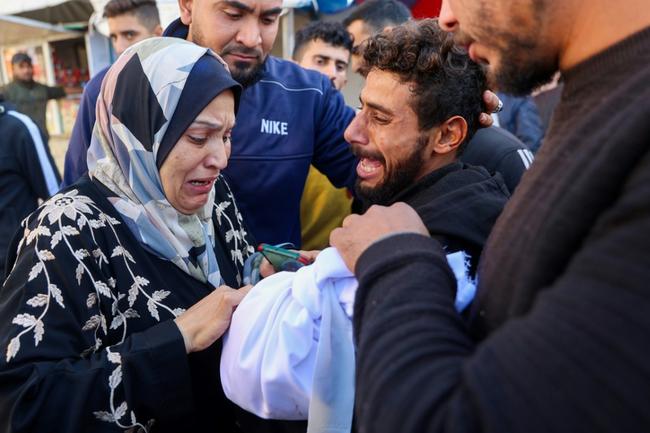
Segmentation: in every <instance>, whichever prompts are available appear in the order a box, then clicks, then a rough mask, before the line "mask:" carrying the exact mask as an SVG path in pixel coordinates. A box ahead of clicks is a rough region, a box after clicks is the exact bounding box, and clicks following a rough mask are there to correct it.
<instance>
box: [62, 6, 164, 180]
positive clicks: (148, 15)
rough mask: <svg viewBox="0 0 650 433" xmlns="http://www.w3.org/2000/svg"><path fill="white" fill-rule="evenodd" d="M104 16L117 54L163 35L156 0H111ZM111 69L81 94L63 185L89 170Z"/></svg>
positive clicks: (66, 155) (92, 82) (104, 71)
mask: <svg viewBox="0 0 650 433" xmlns="http://www.w3.org/2000/svg"><path fill="white" fill-rule="evenodd" d="M104 18H106V19H107V21H108V29H109V35H110V38H111V42H112V44H113V49H114V50H115V54H117V55H118V56H119V55H120V54H122V53H123V52H124V50H126V49H127V48H128V47H130V46H131V45H133V44H135V43H136V42H140V41H142V40H144V39H147V38H151V37H154V36H160V35H161V34H162V27H161V26H160V15H159V13H158V7H157V6H156V2H155V0H110V1H109V2H108V3H106V5H105V6H104ZM108 68H109V66H107V67H106V68H104V69H102V70H101V71H99V72H98V73H97V74H96V75H95V76H94V77H93V78H92V79H91V80H90V81H89V82H88V84H87V85H86V88H85V89H84V92H83V95H82V96H81V104H80V105H79V111H78V113H77V118H76V120H75V123H74V127H73V128H72V136H71V137H70V143H69V144H68V151H67V152H66V154H65V166H64V169H63V183H62V187H65V186H68V185H70V184H72V183H74V182H75V181H76V180H77V179H79V177H81V176H82V175H83V174H84V173H86V171H88V167H87V165H86V150H87V149H88V147H89V146H90V139H91V137H92V132H93V126H94V124H95V105H96V103H97V97H98V96H99V91H100V90H101V85H102V80H103V79H104V76H105V75H106V72H107V71H108Z"/></svg>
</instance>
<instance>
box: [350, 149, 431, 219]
mask: <svg viewBox="0 0 650 433" xmlns="http://www.w3.org/2000/svg"><path fill="white" fill-rule="evenodd" d="M427 141H428V140H427V137H426V136H420V137H419V138H418V140H417V141H416V143H415V148H414V149H413V152H412V153H411V154H410V155H409V156H408V157H407V158H406V159H403V160H401V161H399V162H397V163H396V164H395V165H394V167H393V168H392V170H391V171H390V172H387V173H386V174H385V176H384V180H383V182H382V183H380V184H378V185H377V186H374V187H367V186H362V185H361V179H357V181H356V183H355V185H354V189H355V192H356V195H357V197H358V198H360V199H361V200H362V201H363V204H364V208H368V207H370V206H371V205H373V204H378V205H382V206H388V205H390V204H392V203H393V200H394V199H395V197H396V196H397V195H398V194H399V193H401V192H402V191H404V190H405V189H407V188H408V187H410V186H411V185H413V184H414V183H415V182H416V180H417V179H418V176H420V174H421V172H422V166H423V165H424V162H425V161H424V155H423V150H424V148H425V146H426V145H427ZM355 154H357V156H362V155H363V152H355ZM367 156H369V157H372V158H373V159H377V160H378V161H381V163H382V164H383V165H384V168H386V160H385V158H384V157H383V156H382V155H380V154H376V155H375V154H372V155H367Z"/></svg>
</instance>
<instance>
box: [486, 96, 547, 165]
mask: <svg viewBox="0 0 650 433" xmlns="http://www.w3.org/2000/svg"><path fill="white" fill-rule="evenodd" d="M497 95H498V96H499V98H500V99H501V101H502V102H503V110H501V111H500V112H499V113H498V114H497V116H498V118H499V126H500V127H502V128H503V129H506V130H508V131H510V132H511V133H513V134H514V135H515V136H516V137H517V138H518V139H520V140H521V141H522V142H523V143H524V144H525V145H526V146H527V147H528V149H529V150H530V151H531V152H533V153H536V152H537V150H538V149H539V146H541V145H542V139H543V138H544V129H543V128H542V120H541V118H540V115H539V110H538V109H537V105H536V104H535V101H534V100H533V98H532V96H513V95H509V94H507V93H502V92H498V93H497Z"/></svg>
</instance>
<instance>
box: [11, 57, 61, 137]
mask: <svg viewBox="0 0 650 433" xmlns="http://www.w3.org/2000/svg"><path fill="white" fill-rule="evenodd" d="M11 70H12V74H13V81H12V82H11V83H9V84H7V85H6V86H5V87H4V90H3V91H2V93H3V94H4V97H5V99H6V100H7V101H9V102H11V103H13V104H14V105H15V106H16V109H17V110H18V111H19V112H21V113H23V114H26V115H27V116H29V117H30V118H31V119H32V120H33V121H34V123H36V125H38V127H39V128H40V129H41V131H42V132H43V133H44V134H45V137H46V138H47V137H48V132H47V126H46V124H45V108H46V107H47V101H49V100H50V99H58V98H63V97H65V91H64V90H63V88H62V87H52V86H46V85H45V84H41V83H38V82H36V81H34V65H32V58H31V57H29V55H27V54H26V53H16V54H14V56H13V57H12V58H11Z"/></svg>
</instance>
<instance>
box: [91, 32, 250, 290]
mask: <svg viewBox="0 0 650 433" xmlns="http://www.w3.org/2000/svg"><path fill="white" fill-rule="evenodd" d="M226 89H231V90H233V93H234V94H235V107H237V103H238V100H239V95H240V93H241V87H240V86H239V84H237V83H236V82H235V81H234V80H233V79H232V77H231V76H230V73H229V72H228V71H227V67H226V64H225V63H224V62H223V60H221V58H219V57H218V56H217V55H216V54H214V53H213V52H212V51H211V50H209V49H208V48H203V47H199V46H198V45H195V44H193V43H191V42H187V41H184V40H182V39H178V38H152V39H147V40H144V41H142V42H140V43H138V44H136V45H134V46H132V47H130V48H129V49H128V50H127V51H125V52H124V53H123V54H122V55H121V56H120V57H119V58H118V60H117V61H116V62H115V64H114V65H113V66H112V67H111V68H110V70H109V71H108V73H107V74H106V77H105V78H104V81H103V82H102V87H101V93H100V97H99V99H98V101H97V107H96V115H97V120H96V123H95V127H94V129H93V136H92V141H91V145H90V148H89V150H88V172H89V174H90V176H91V178H93V179H96V180H98V181H99V182H101V183H102V184H103V185H104V186H106V187H107V188H108V189H109V190H110V191H111V192H112V193H113V194H114V196H110V194H109V197H108V199H109V201H110V202H111V203H112V204H113V206H115V209H117V211H118V212H119V213H120V214H121V215H122V217H123V219H124V221H125V223H126V224H127V225H128V227H129V229H130V230H131V232H132V233H133V234H134V235H135V237H136V238H137V239H138V241H140V242H141V243H142V244H143V245H144V246H145V248H147V249H148V250H150V251H151V252H152V253H154V254H156V255H157V256H159V257H162V258H164V259H167V260H169V261H171V262H172V263H174V264H175V265H176V266H178V267H179V268H181V269H182V270H183V271H184V272H186V273H188V274H189V275H191V276H192V277H194V278H196V279H198V280H200V281H203V282H209V283H210V284H212V285H213V286H218V285H219V284H221V283H222V278H221V273H220V272H219V265H218V263H217V259H216V256H215V253H214V246H215V233H214V224H213V223H212V215H213V212H212V209H213V206H214V188H213V190H212V192H211V194H210V196H209V199H208V201H207V203H206V204H205V205H204V206H203V208H201V209H200V210H199V211H198V212H197V213H195V214H192V215H185V214H182V213H180V212H178V211H177V210H176V209H175V208H174V207H173V206H172V205H171V204H170V203H169V201H168V200H167V198H166V197H165V194H164V190H163V186H162V182H161V179H160V174H159V169H160V166H161V165H162V163H163V162H164V160H165V158H166V157H167V155H168V154H169V152H170V151H171V149H172V148H173V147H174V145H175V144H176V142H177V141H178V139H179V138H180V137H181V135H182V134H183V133H184V132H185V130H186V129H187V127H188V126H189V125H190V124H191V123H192V122H193V121H194V119H195V118H196V116H197V115H198V114H199V113H200V112H201V111H202V110H203V108H205V106H206V105H207V104H208V103H209V102H210V101H212V99H214V98H215V97H216V96H217V95H219V94H220V93H221V92H223V91H224V90H226Z"/></svg>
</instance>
